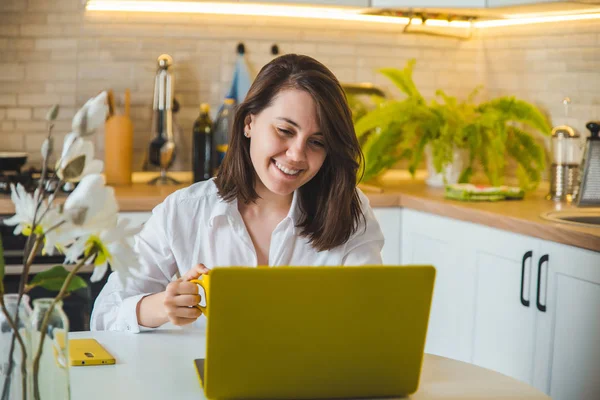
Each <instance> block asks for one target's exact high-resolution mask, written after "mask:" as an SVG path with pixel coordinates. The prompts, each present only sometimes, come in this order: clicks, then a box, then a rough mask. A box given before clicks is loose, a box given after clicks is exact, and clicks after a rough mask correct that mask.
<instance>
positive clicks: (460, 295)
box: [401, 209, 475, 362]
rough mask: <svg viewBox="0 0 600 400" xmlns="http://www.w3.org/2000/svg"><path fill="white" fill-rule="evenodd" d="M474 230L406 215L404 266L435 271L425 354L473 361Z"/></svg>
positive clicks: (429, 217)
mask: <svg viewBox="0 0 600 400" xmlns="http://www.w3.org/2000/svg"><path fill="white" fill-rule="evenodd" d="M469 225H470V224H465V223H461V222H459V221H455V220H452V219H450V218H444V217H439V216H435V215H432V214H427V213H423V212H419V211H414V210H409V209H404V210H403V211H402V246H401V255H402V264H427V265H433V266H434V267H435V268H436V278H435V287H434V291H433V300H432V304H431V314H430V318H429V326H428V330H427V340H426V344H425V351H426V352H427V353H431V354H436V355H440V356H444V357H449V358H454V359H457V360H461V361H466V362H470V361H471V347H472V342H473V307H474V303H473V296H474V290H475V286H474V284H475V281H474V276H475V275H474V266H473V263H472V259H471V258H472V257H471V256H470V253H469V249H470V247H471V246H470V244H469V242H468V240H464V239H463V238H464V236H465V235H466V234H468V230H469Z"/></svg>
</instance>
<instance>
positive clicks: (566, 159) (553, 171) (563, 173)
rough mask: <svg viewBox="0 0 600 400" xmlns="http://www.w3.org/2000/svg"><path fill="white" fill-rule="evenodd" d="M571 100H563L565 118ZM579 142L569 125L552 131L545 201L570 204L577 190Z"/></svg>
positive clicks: (578, 136)
mask: <svg viewBox="0 0 600 400" xmlns="http://www.w3.org/2000/svg"><path fill="white" fill-rule="evenodd" d="M570 103H571V100H570V99H569V98H568V97H566V98H565V99H564V100H563V104H564V106H565V117H568V115H569V105H570ZM580 162H581V142H580V135H579V133H578V132H577V131H576V130H575V129H574V128H573V127H571V126H569V125H566V124H565V125H559V126H556V127H554V129H552V165H551V167H550V193H548V196H547V199H549V200H554V201H567V202H569V203H570V202H571V201H573V199H574V198H575V197H576V196H577V189H578V188H579V185H578V179H579V164H580Z"/></svg>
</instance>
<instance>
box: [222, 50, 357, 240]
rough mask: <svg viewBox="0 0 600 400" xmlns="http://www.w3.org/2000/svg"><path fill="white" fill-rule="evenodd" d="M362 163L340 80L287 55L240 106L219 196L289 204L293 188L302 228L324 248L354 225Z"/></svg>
mask: <svg viewBox="0 0 600 400" xmlns="http://www.w3.org/2000/svg"><path fill="white" fill-rule="evenodd" d="M361 161H362V153H361V151H360V146H359V144H358V140H357V139H356V135H355V133H354V126H353V124H352V118H351V114H350V110H349V108H348V105H347V102H346V97H345V95H344V92H343V89H342V88H341V86H340V84H339V82H338V81H337V79H336V78H335V76H334V75H333V74H332V73H331V71H329V70H328V69H327V68H326V67H325V66H324V65H323V64H321V63H319V62H318V61H316V60H314V59H312V58H310V57H307V56H299V55H294V54H292V55H287V56H282V57H279V58H278V59H275V60H274V61H273V62H271V63H270V64H267V65H266V66H265V67H264V68H263V69H262V70H261V71H260V73H259V74H258V76H257V78H256V80H255V82H254V84H253V85H252V88H251V89H250V91H249V92H248V96H247V97H246V100H245V101H244V102H243V103H242V104H240V106H239V108H238V110H237V113H236V116H235V120H234V124H233V130H232V132H231V148H230V151H229V152H228V156H227V157H226V159H225V161H224V165H223V167H222V170H221V172H220V173H219V176H218V177H217V180H216V184H217V187H218V188H219V194H220V195H221V196H222V197H223V198H224V199H226V200H229V199H232V198H234V197H237V198H238V200H242V201H243V203H244V204H245V205H251V204H253V203H256V202H257V199H260V200H262V201H265V200H267V198H268V197H272V194H276V195H278V196H279V197H282V198H285V197H288V199H289V200H288V204H289V202H290V201H291V194H292V193H293V192H294V191H295V190H296V189H299V205H300V207H301V209H302V210H303V211H304V212H303V215H302V219H301V222H300V224H299V227H301V228H302V233H301V234H302V235H303V236H306V237H308V238H309V239H310V242H311V244H312V245H313V246H314V247H316V248H317V249H319V250H328V249H331V248H333V247H335V246H338V245H340V244H342V243H344V242H345V241H346V240H348V238H349V237H350V236H351V235H352V233H354V232H355V231H356V228H357V226H358V223H359V218H360V217H361V215H362V214H361V210H360V201H359V199H358V193H357V192H356V190H355V188H356V182H357V173H358V169H359V166H360V162H361ZM265 196H266V197H265ZM260 200H259V202H260ZM267 201H268V200H267ZM242 214H243V212H242Z"/></svg>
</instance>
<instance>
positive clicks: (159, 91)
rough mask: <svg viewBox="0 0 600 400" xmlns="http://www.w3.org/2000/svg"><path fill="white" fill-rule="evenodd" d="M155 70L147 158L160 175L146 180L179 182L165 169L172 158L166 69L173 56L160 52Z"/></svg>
mask: <svg viewBox="0 0 600 400" xmlns="http://www.w3.org/2000/svg"><path fill="white" fill-rule="evenodd" d="M157 63H158V69H157V72H156V77H155V80H154V101H153V103H152V110H153V123H152V129H153V133H154V134H155V137H154V139H152V141H151V142H150V145H149V148H148V161H149V162H150V164H152V165H155V166H157V167H160V176H159V177H157V178H155V179H152V180H151V181H150V182H148V183H149V184H151V185H156V184H178V183H179V181H177V180H176V179H174V178H172V177H170V176H168V175H167V169H168V168H169V167H170V166H171V164H172V163H173V161H174V159H175V155H176V154H175V153H176V152H175V139H174V135H173V104H174V98H173V90H174V77H173V74H172V73H171V71H170V70H169V68H171V66H172V65H173V59H172V58H171V56H169V55H168V54H161V55H160V56H159V57H158V60H157Z"/></svg>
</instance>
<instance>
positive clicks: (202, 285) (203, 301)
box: [190, 274, 210, 317]
mask: <svg viewBox="0 0 600 400" xmlns="http://www.w3.org/2000/svg"><path fill="white" fill-rule="evenodd" d="M190 282H192V283H195V284H196V285H198V294H199V295H200V303H198V304H196V305H195V306H194V307H196V308H199V309H200V311H202V313H203V314H204V315H206V316H207V317H208V297H209V294H208V291H209V287H210V275H207V274H204V275H202V276H201V277H200V279H192V280H190ZM201 291H203V292H204V293H201Z"/></svg>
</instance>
